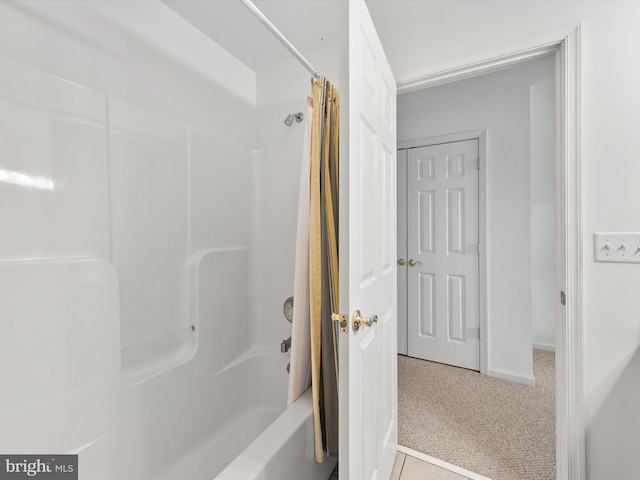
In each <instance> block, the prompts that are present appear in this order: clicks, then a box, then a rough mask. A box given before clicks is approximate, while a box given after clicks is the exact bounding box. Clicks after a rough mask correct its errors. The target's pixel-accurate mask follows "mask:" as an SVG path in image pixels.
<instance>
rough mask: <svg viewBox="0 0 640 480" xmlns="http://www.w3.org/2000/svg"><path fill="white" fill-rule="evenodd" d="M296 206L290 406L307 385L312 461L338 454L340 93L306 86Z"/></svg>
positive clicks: (322, 85)
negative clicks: (310, 396)
mask: <svg viewBox="0 0 640 480" xmlns="http://www.w3.org/2000/svg"><path fill="white" fill-rule="evenodd" d="M310 104H311V105H312V106H311V107H310V108H309V116H308V117H307V118H311V123H310V125H308V130H307V133H306V136H305V142H304V148H305V151H304V157H303V161H302V173H301V184H300V198H299V204H298V237H297V243H296V270H295V277H296V278H295V287H294V304H293V307H294V311H293V332H292V342H291V373H290V377H289V403H292V402H293V401H295V399H297V398H298V397H299V396H300V395H301V394H302V393H304V391H305V390H306V389H307V388H308V387H309V382H310V383H311V388H312V394H313V418H314V435H315V457H316V461H317V462H322V461H323V458H324V453H327V454H329V455H336V454H337V453H338V353H337V342H338V338H337V327H335V326H334V324H333V322H332V321H331V313H332V312H338V305H339V302H338V169H339V155H338V152H339V146H340V145H339V131H340V95H339V93H338V91H337V90H336V89H335V88H334V87H333V85H331V83H330V82H329V81H328V80H327V79H325V78H323V77H320V78H317V79H314V80H313V81H312V96H311V98H310Z"/></svg>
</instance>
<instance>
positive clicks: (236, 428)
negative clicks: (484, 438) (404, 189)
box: [0, 1, 337, 480]
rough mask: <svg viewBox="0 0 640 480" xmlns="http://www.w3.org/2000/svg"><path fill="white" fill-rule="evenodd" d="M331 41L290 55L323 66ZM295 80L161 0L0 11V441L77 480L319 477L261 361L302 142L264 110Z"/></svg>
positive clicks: (272, 350) (285, 108)
mask: <svg viewBox="0 0 640 480" xmlns="http://www.w3.org/2000/svg"><path fill="white" fill-rule="evenodd" d="M240 8H242V6H240ZM168 39H171V40H170V41H169V40H168ZM335 51H336V50H335V47H332V46H328V47H324V48H322V49H319V50H318V51H316V52H310V58H311V59H313V61H314V63H317V64H318V65H319V66H320V67H322V68H323V71H325V72H327V73H331V71H332V69H333V70H336V69H337V65H336V55H335ZM335 76H336V77H337V74H336V75H335ZM283 78H286V79H287V80H286V83H283V81H282V79H283ZM308 81H309V76H308V74H307V73H306V72H305V71H304V70H302V69H299V67H297V66H296V65H295V63H294V61H293V60H291V61H285V62H282V63H281V64H279V65H274V66H270V67H268V68H265V69H263V70H262V71H260V72H254V71H253V70H251V69H249V68H248V67H247V66H245V65H244V64H243V63H241V62H240V61H239V60H238V59H236V58H235V57H234V56H233V55H231V54H229V53H228V52H227V51H226V50H224V49H223V48H222V47H220V46H219V45H218V44H216V43H215V42H213V41H212V40H211V39H209V38H207V37H205V36H204V35H202V34H201V32H199V31H198V30H196V29H195V28H194V27H193V26H192V25H190V24H189V23H187V22H186V21H185V20H184V19H183V18H182V17H180V16H179V15H177V14H176V13H175V12H174V11H173V10H171V9H170V8H168V7H167V6H166V5H165V4H164V3H161V2H86V3H85V2H82V3H81V2H55V1H54V2H39V3H38V2H28V3H27V2H25V3H22V2H17V3H3V4H2V5H0V143H1V144H2V145H3V151H2V152H1V153H0V221H1V222H2V225H3V234H2V238H1V239H0V315H1V317H2V325H1V326H0V329H1V330H0V360H1V361H2V363H3V365H5V366H7V368H5V369H3V373H2V375H1V381H0V385H1V386H0V424H1V425H3V428H2V434H1V435H0V453H3V454H11V453H16V454H17V453H20V454H27V453H32V454H55V453H57V454H63V453H65V454H68V453H76V454H78V455H79V472H80V478H83V479H105V480H107V479H108V480H112V479H114V478H118V479H132V480H133V479H136V480H142V479H149V480H150V479H154V480H155V479H178V478H190V479H194V480H195V479H203V480H204V479H211V478H215V477H216V476H217V475H218V474H220V478H237V475H241V477H242V478H252V476H259V475H267V477H266V478H283V477H282V475H284V476H285V477H284V478H288V477H287V476H293V477H291V478H294V477H295V478H315V477H314V475H315V476H317V478H323V479H324V478H327V477H328V476H329V474H330V472H331V471H332V470H333V468H334V467H335V459H329V460H327V461H326V462H325V463H324V464H322V465H317V464H315V463H314V462H313V444H312V443H311V442H312V440H311V439H312V430H311V422H310V414H311V408H310V405H309V401H308V398H306V397H305V396H303V397H302V398H301V399H300V400H299V401H298V402H296V403H295V404H294V405H292V407H290V408H289V409H286V410H285V408H286V386H287V381H288V380H287V373H286V365H287V363H288V355H285V354H282V353H280V351H279V346H280V341H281V340H282V338H286V337H288V336H290V334H291V330H290V329H291V326H290V324H289V322H287V321H286V320H285V318H284V317H283V315H282V302H283V300H284V299H286V298H287V297H288V296H290V295H291V294H292V290H293V262H294V259H293V257H292V253H291V252H293V250H294V246H295V221H296V209H295V206H296V201H297V200H296V199H297V191H298V186H297V182H298V180H299V166H298V165H299V158H300V155H301V142H302V133H303V128H302V125H301V124H300V125H299V124H297V123H295V122H294V124H293V126H291V127H287V126H285V125H283V123H282V118H284V116H286V114H287V113H290V111H299V110H300V109H302V108H304V105H305V103H306V96H307V94H308V88H309V83H308ZM267 92H268V94H267ZM279 417H280V418H279ZM274 435H277V437H278V438H279V441H278V442H273V441H272V440H269V439H271V438H273V436H274ZM265 436H266V437H265ZM245 449H247V452H246V453H245V454H244V455H243V454H242V452H243V450H245ZM248 456H250V457H251V458H261V459H262V464H261V465H255V462H250V461H247V458H249V457H248ZM234 459H235V460H234ZM252 463H253V465H252ZM247 468H248V469H247Z"/></svg>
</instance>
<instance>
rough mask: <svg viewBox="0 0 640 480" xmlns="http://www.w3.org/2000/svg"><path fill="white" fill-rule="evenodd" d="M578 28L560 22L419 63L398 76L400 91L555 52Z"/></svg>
mask: <svg viewBox="0 0 640 480" xmlns="http://www.w3.org/2000/svg"><path fill="white" fill-rule="evenodd" d="M576 29H577V25H576V24H569V25H560V26H557V27H553V28H551V29H548V30H543V31H541V32H535V33H533V34H530V35H527V36H524V37H521V38H519V39H513V40H511V41H508V42H503V43H500V44H498V45H493V46H489V47H486V48H484V49H480V50H476V51H474V52H471V53H470V54H465V55H460V56H455V57H449V58H446V59H444V60H442V61H440V62H437V61H436V62H433V63H432V64H430V65H423V66H421V67H417V68H415V69H414V70H413V71H409V72H407V73H404V74H401V75H399V76H398V78H396V80H397V83H398V95H401V94H404V93H409V92H413V91H416V90H420V89H422V88H425V87H435V86H437V85H443V84H445V83H449V82H453V81H458V80H464V79H465V78H471V77H475V76H477V75H485V74H487V73H492V72H495V71H498V70H501V69H503V68H509V67H512V66H514V65H516V64H518V63H521V62H525V61H527V60H533V59H534V58H538V57H541V56H543V55H547V54H549V53H553V52H554V51H555V50H557V49H558V47H559V46H560V44H561V43H562V42H564V41H565V39H566V38H567V36H568V32H571V31H574V30H576Z"/></svg>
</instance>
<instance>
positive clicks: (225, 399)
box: [156, 348, 337, 480]
mask: <svg viewBox="0 0 640 480" xmlns="http://www.w3.org/2000/svg"><path fill="white" fill-rule="evenodd" d="M288 361H289V356H288V355H283V354H281V353H280V352H277V351H273V350H269V349H264V348H256V349H251V350H249V351H248V352H247V353H246V354H244V355H242V356H241V357H240V358H238V359H237V360H236V361H234V362H232V363H231V364H230V365H228V366H227V367H225V368H224V369H223V370H221V371H220V372H218V373H217V374H216V375H215V376H213V377H212V378H211V379H210V382H209V384H208V385H207V386H206V388H205V390H204V391H203V392H202V394H203V395H206V396H208V395H211V397H210V398H211V399H212V400H211V403H212V405H211V407H212V409H213V410H214V411H213V412H211V414H207V415H205V416H204V418H203V420H202V422H201V423H200V425H199V431H200V434H199V435H198V436H199V440H198V442H199V443H198V444H196V445H193V444H192V446H191V448H190V451H188V452H184V454H182V455H179V459H178V460H177V461H175V462H174V463H173V465H172V466H171V467H169V468H167V466H166V464H165V466H164V468H163V469H162V470H163V471H162V472H157V473H156V475H157V476H156V478H162V479H165V480H175V479H178V478H188V479H189V480H213V479H216V480H250V479H264V480H279V479H291V480H300V479H304V480H307V479H309V480H315V479H318V480H327V479H328V478H329V476H330V475H331V472H332V471H333V469H334V468H335V466H336V463H337V459H335V458H327V459H325V462H324V463H323V464H317V463H316V462H315V460H314V454H313V415H312V404H311V395H310V394H311V392H310V391H307V392H306V393H305V394H304V395H303V396H302V397H301V398H300V399H298V401H296V402H295V403H294V404H293V405H291V407H289V408H286V391H287V390H286V389H287V382H288V376H287V370H286V368H287V363H288ZM192 434H193V431H192Z"/></svg>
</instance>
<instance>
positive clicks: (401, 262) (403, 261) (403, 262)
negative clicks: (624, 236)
mask: <svg viewBox="0 0 640 480" xmlns="http://www.w3.org/2000/svg"><path fill="white" fill-rule="evenodd" d="M638 248H640V247H638ZM406 264H407V261H406V260H405V259H404V258H401V259H400V260H398V265H406Z"/></svg>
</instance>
